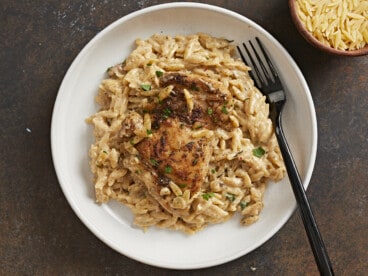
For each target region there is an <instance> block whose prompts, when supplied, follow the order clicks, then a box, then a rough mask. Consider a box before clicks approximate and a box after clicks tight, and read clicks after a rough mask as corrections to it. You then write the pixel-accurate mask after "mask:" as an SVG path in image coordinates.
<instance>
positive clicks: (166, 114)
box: [162, 108, 171, 119]
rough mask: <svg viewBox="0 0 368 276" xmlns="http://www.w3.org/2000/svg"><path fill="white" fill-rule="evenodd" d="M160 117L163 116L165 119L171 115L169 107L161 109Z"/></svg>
mask: <svg viewBox="0 0 368 276" xmlns="http://www.w3.org/2000/svg"><path fill="white" fill-rule="evenodd" d="M162 115H163V116H162V117H163V118H164V119H167V118H169V117H170V115H171V109H170V108H165V109H164V110H163V111H162Z"/></svg>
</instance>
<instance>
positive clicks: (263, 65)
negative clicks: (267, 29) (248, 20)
mask: <svg viewBox="0 0 368 276" xmlns="http://www.w3.org/2000/svg"><path fill="white" fill-rule="evenodd" d="M257 38H258V37H256V40H257ZM257 42H258V45H259V47H260V49H261V50H262V54H263V55H264V57H265V59H266V61H267V63H268V61H269V58H268V56H267V55H266V53H265V51H264V49H263V48H262V45H261V44H260V40H259V39H258V40H257ZM249 44H250V46H251V47H252V50H253V52H254V55H255V56H256V58H257V60H258V64H259V67H260V69H261V70H262V72H263V74H264V76H265V78H266V79H265V81H266V82H264V84H265V85H267V83H270V82H272V77H271V76H270V74H269V71H268V70H267V68H266V66H265V64H264V63H263V62H262V58H261V57H260V55H259V54H258V51H257V50H256V48H255V47H254V45H253V43H252V41H249ZM254 66H255V67H258V66H257V65H256V64H254ZM257 71H260V70H259V69H258V68H257ZM257 73H258V72H257ZM259 75H260V74H259Z"/></svg>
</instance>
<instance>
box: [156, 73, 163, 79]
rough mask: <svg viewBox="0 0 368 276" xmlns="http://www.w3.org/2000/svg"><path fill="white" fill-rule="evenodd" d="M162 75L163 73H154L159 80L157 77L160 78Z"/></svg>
mask: <svg viewBox="0 0 368 276" xmlns="http://www.w3.org/2000/svg"><path fill="white" fill-rule="evenodd" d="M163 74H164V72H162V71H156V76H157V77H158V78H159V77H162V75H163Z"/></svg>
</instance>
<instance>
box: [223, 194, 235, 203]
mask: <svg viewBox="0 0 368 276" xmlns="http://www.w3.org/2000/svg"><path fill="white" fill-rule="evenodd" d="M225 197H226V198H227V199H228V200H230V201H234V200H235V198H236V196H235V195H234V194H230V193H227V194H226V195H225Z"/></svg>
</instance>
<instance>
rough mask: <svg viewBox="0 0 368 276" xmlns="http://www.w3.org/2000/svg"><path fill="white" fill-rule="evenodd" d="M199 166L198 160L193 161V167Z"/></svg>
mask: <svg viewBox="0 0 368 276" xmlns="http://www.w3.org/2000/svg"><path fill="white" fill-rule="evenodd" d="M197 164H198V158H195V159H194V160H193V161H192V165H193V166H195V165H197Z"/></svg>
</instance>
